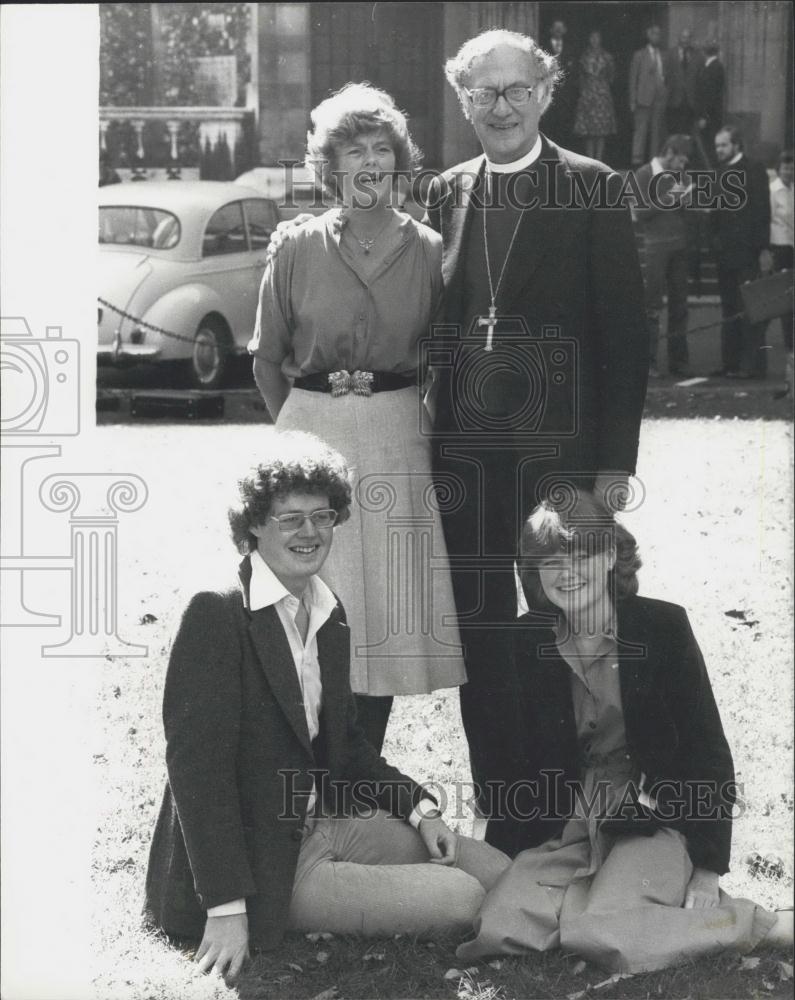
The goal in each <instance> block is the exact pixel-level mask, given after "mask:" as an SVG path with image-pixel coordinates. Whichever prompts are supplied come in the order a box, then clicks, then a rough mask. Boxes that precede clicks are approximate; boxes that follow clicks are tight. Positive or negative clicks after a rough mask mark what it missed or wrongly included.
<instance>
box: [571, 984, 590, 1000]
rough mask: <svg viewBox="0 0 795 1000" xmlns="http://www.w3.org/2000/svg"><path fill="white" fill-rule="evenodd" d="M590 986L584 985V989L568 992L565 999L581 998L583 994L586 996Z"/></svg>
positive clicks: (575, 999)
mask: <svg viewBox="0 0 795 1000" xmlns="http://www.w3.org/2000/svg"><path fill="white" fill-rule="evenodd" d="M589 989H590V986H586V988H585V989H584V990H577V992H576V993H569V995H568V996H567V997H566V1000H582V998H583V997H584V996H587V994H588V990H589Z"/></svg>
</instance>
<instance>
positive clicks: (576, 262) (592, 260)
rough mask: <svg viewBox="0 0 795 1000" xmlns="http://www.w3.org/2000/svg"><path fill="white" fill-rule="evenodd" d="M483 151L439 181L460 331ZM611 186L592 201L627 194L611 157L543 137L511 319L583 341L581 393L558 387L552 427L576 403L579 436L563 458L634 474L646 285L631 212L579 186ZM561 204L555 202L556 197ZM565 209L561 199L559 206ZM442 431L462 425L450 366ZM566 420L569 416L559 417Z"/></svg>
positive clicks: (502, 307)
mask: <svg viewBox="0 0 795 1000" xmlns="http://www.w3.org/2000/svg"><path fill="white" fill-rule="evenodd" d="M484 164H485V158H484V157H482V156H480V157H477V158H476V159H474V160H470V161H469V162H468V163H461V164H459V165H458V166H456V167H453V168H452V169H451V170H448V171H446V172H445V173H444V174H442V175H441V176H440V177H437V178H434V181H433V183H432V185H431V188H430V193H429V210H428V222H429V224H430V225H431V226H432V227H433V228H434V229H435V230H436V231H437V232H439V233H441V235H442V240H443V254H442V276H443V279H444V285H445V302H444V321H445V323H447V324H452V325H455V326H456V327H458V328H459V329H460V328H461V327H462V326H463V324H464V322H465V320H466V317H465V316H464V315H463V308H464V306H463V303H464V295H463V294H462V285H463V275H464V259H463V256H464V254H463V250H464V248H465V246H466V242H467V239H468V233H469V227H470V226H471V225H472V220H473V217H474V216H475V214H476V213H475V209H474V208H473V206H472V204H471V195H472V189H473V187H474V186H475V185H476V184H477V182H478V179H479V178H480V177H481V176H482V173H483V170H484ZM577 182H579V183H580V184H581V185H582V186H583V187H584V188H585V189H586V190H588V191H591V190H595V191H601V195H600V196H598V197H595V198H594V199H593V200H594V202H597V201H599V200H600V199H601V201H602V202H605V201H607V202H608V203H609V202H610V201H611V200H612V202H615V201H617V199H618V195H619V191H620V186H621V178H620V177H619V176H618V175H617V174H616V173H614V172H613V171H611V170H610V169H609V168H608V167H606V166H604V164H600V163H597V162H596V161H595V160H591V159H588V158H587V157H584V156H579V155H578V154H576V153H572V152H569V151H568V150H566V149H562V148H561V147H559V146H557V145H555V143H553V142H550V141H549V140H548V139H547V138H546V137H545V136H542V150H541V155H540V159H539V202H540V205H539V206H538V207H535V208H528V209H527V210H526V215H527V218H526V219H525V220H524V222H523V223H522V225H521V226H520V227H519V230H518V232H517V236H516V241H515V244H514V247H513V250H512V252H511V255H510V258H509V260H508V264H507V266H506V270H505V275H504V280H503V282H502V289H501V291H500V296H499V312H500V314H501V315H511V314H517V313H518V314H519V315H521V316H523V317H524V319H525V320H526V322H527V325H528V327H529V328H530V331H531V333H532V334H533V335H534V336H540V334H541V331H542V328H543V327H545V326H556V327H558V328H559V329H560V336H561V338H563V339H566V340H569V341H570V342H573V344H574V348H575V349H576V353H577V364H578V369H577V373H576V384H575V386H574V387H573V392H571V393H569V392H566V393H565V394H564V393H561V394H560V395H559V396H556V397H554V400H557V401H558V402H555V401H554V400H553V398H552V396H551V395H550V400H549V401H548V403H547V415H548V417H549V423H550V425H551V426H553V427H554V426H557V425H558V423H560V424H562V423H564V422H565V414H562V415H559V414H557V413H556V412H554V407H555V406H560V407H564V408H565V407H567V406H568V407H576V414H577V417H576V423H577V434H576V436H575V437H573V438H571V439H567V440H566V441H562V440H561V441H559V442H558V443H559V444H560V445H561V448H562V449H563V450H562V453H561V459H560V461H561V466H562V467H567V468H568V469H574V470H590V471H597V470H599V469H604V470H623V471H626V472H634V471H635V462H636V459H637V452H638V434H639V429H640V420H641V415H642V412H643V403H644V400H645V396H646V381H647V377H648V337H647V334H646V330H645V324H644V305H643V282H642V278H641V273H640V265H639V262H638V254H637V247H636V244H635V236H634V233H633V229H632V220H631V216H630V211H629V208H628V207H626V206H618V207H615V208H604V207H595V204H590V205H589V203H588V198H587V197H584V198H583V197H580V196H578V193H577V191H578V188H577V187H576V183H577ZM547 203H548V204H550V205H551V206H553V207H545V206H546V204H547ZM554 206H558V207H554ZM439 376H440V377H439V382H440V388H439V393H438V398H437V415H436V420H435V430H436V431H437V432H438V434H439V435H440V436H442V437H443V436H444V435H445V433H446V431H448V430H455V428H456V426H457V425H456V418H455V416H454V414H453V413H452V412H451V407H452V406H453V403H454V400H453V394H454V393H455V391H456V390H455V386H452V385H451V371H450V369H446V370H445V369H442V370H440V371H439ZM559 417H560V419H558V418H559Z"/></svg>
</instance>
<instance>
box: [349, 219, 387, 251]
mask: <svg viewBox="0 0 795 1000" xmlns="http://www.w3.org/2000/svg"><path fill="white" fill-rule="evenodd" d="M391 221H392V213H391V212H390V213H389V215H388V216H387V220H386V222H385V223H384V224H383V226H381V228H380V229H379V230H378V232H377V233H376V234H375V236H373V238H372V239H369V240H368V239H363V240H360V239H359V237H358V236H357V235H356V233H355V232H354V231H353V228H352V227H351V225H350V219H349V220H348V229H349V230H350V233H351V236H353V238H354V239H355V240H356V242H357V243H358V244H359V246H360V247H361V248H362V250H364V252H365V253H366V254H369V253H370V251H371V250H372V249H373V247H374V246H375V244H376V241H377V240H378V239H379V237H380V236H382V235H383V233H384V231H385V230H386V228H387V226H388V225H389V223H390V222H391Z"/></svg>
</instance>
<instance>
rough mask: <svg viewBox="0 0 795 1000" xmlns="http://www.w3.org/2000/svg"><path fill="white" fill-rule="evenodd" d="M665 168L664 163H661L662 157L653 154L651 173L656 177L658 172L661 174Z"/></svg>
mask: <svg viewBox="0 0 795 1000" xmlns="http://www.w3.org/2000/svg"><path fill="white" fill-rule="evenodd" d="M664 169H665V168H664V167H663V165H662V163H660V157H659V156H653V157H652V159H651V175H652V177H656V176H657V174H661V173H662V172H663V170H664Z"/></svg>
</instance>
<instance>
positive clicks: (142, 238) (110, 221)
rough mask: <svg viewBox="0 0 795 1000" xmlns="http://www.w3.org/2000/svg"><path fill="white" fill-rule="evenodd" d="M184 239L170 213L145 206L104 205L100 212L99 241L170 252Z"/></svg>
mask: <svg viewBox="0 0 795 1000" xmlns="http://www.w3.org/2000/svg"><path fill="white" fill-rule="evenodd" d="M180 236H181V229H180V224H179V219H178V218H177V217H176V215H172V214H171V212H164V211H163V210H162V209H159V208H147V207H146V206H144V205H103V206H102V207H101V208H100V210H99V242H100V243H103V244H116V245H118V246H136V247H151V248H153V249H155V250H171V249H173V248H174V247H175V246H176V245H177V244H178V243H179V239H180Z"/></svg>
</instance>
